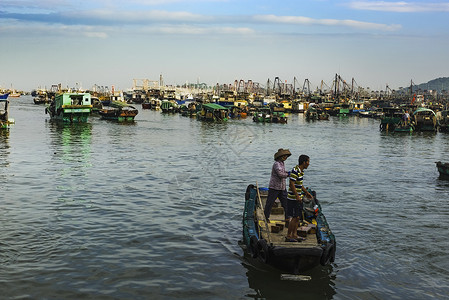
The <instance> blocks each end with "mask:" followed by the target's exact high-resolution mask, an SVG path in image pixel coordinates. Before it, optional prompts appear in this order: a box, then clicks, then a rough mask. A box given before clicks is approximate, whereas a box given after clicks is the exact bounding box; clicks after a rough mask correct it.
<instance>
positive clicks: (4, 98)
mask: <svg viewBox="0 0 449 300" xmlns="http://www.w3.org/2000/svg"><path fill="white" fill-rule="evenodd" d="M8 96H9V93H4V94H0V100H6V99H8Z"/></svg>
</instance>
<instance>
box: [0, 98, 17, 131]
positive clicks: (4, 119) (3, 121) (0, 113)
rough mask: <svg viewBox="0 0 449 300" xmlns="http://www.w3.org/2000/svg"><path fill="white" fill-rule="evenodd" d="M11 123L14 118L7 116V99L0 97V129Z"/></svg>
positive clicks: (7, 126)
mask: <svg viewBox="0 0 449 300" xmlns="http://www.w3.org/2000/svg"><path fill="white" fill-rule="evenodd" d="M11 124H14V119H10V118H9V100H8V98H5V99H0V129H5V128H9V125H11Z"/></svg>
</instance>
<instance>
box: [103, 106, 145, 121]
mask: <svg viewBox="0 0 449 300" xmlns="http://www.w3.org/2000/svg"><path fill="white" fill-rule="evenodd" d="M138 113H139V111H138V110H137V108H135V107H134V106H131V105H129V104H127V103H125V102H122V101H111V103H110V104H109V106H103V108H102V109H100V110H99V111H98V114H99V115H100V116H101V118H103V119H105V120H113V121H118V122H132V121H134V118H135V116H137V114H138Z"/></svg>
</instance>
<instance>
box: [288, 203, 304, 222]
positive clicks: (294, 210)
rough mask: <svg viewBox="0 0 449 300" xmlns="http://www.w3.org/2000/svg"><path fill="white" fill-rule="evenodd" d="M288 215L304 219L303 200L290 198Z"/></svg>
mask: <svg viewBox="0 0 449 300" xmlns="http://www.w3.org/2000/svg"><path fill="white" fill-rule="evenodd" d="M287 217H291V218H297V217H299V218H300V219H302V202H301V203H300V202H299V201H296V200H288V203H287Z"/></svg>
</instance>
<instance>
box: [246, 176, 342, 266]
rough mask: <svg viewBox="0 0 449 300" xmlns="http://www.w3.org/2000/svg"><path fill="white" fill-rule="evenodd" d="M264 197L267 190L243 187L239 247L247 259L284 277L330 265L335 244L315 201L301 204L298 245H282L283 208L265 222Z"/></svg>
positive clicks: (283, 229) (284, 242) (277, 209)
mask: <svg viewBox="0 0 449 300" xmlns="http://www.w3.org/2000/svg"><path fill="white" fill-rule="evenodd" d="M311 192H312V193H313V195H316V194H315V193H314V192H313V191H311ZM266 197H267V189H263V188H257V187H256V186H254V185H249V186H248V187H247V190H246V194H245V208H244V211H243V222H242V223H243V224H242V225H243V240H242V241H240V243H239V244H240V246H241V247H242V249H243V250H244V252H245V255H246V256H247V257H248V259H256V260H258V261H260V262H262V263H264V264H267V265H271V266H273V267H275V268H277V269H278V270H281V271H285V272H288V275H299V273H300V272H302V271H306V270H309V269H312V268H314V267H316V266H318V265H322V266H326V265H329V264H331V263H332V262H334V260H335V252H336V246H337V243H336V240H335V236H334V235H333V234H332V231H331V230H330V228H329V225H328V223H327V221H326V218H325V216H324V214H323V213H322V210H321V205H320V204H319V202H318V200H317V199H316V197H314V199H311V200H310V201H309V202H308V204H307V205H306V203H304V216H305V219H304V222H303V223H302V224H301V227H300V228H299V229H298V234H299V236H302V237H303V240H302V241H301V242H299V241H298V242H291V241H286V235H287V230H288V228H287V226H285V225H286V224H285V223H286V221H285V220H284V211H283V208H281V207H275V208H273V209H272V211H271V215H270V220H269V221H268V220H267V219H266V218H265V214H264V205H265V204H264V203H265V201H266ZM311 207H312V208H311Z"/></svg>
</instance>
